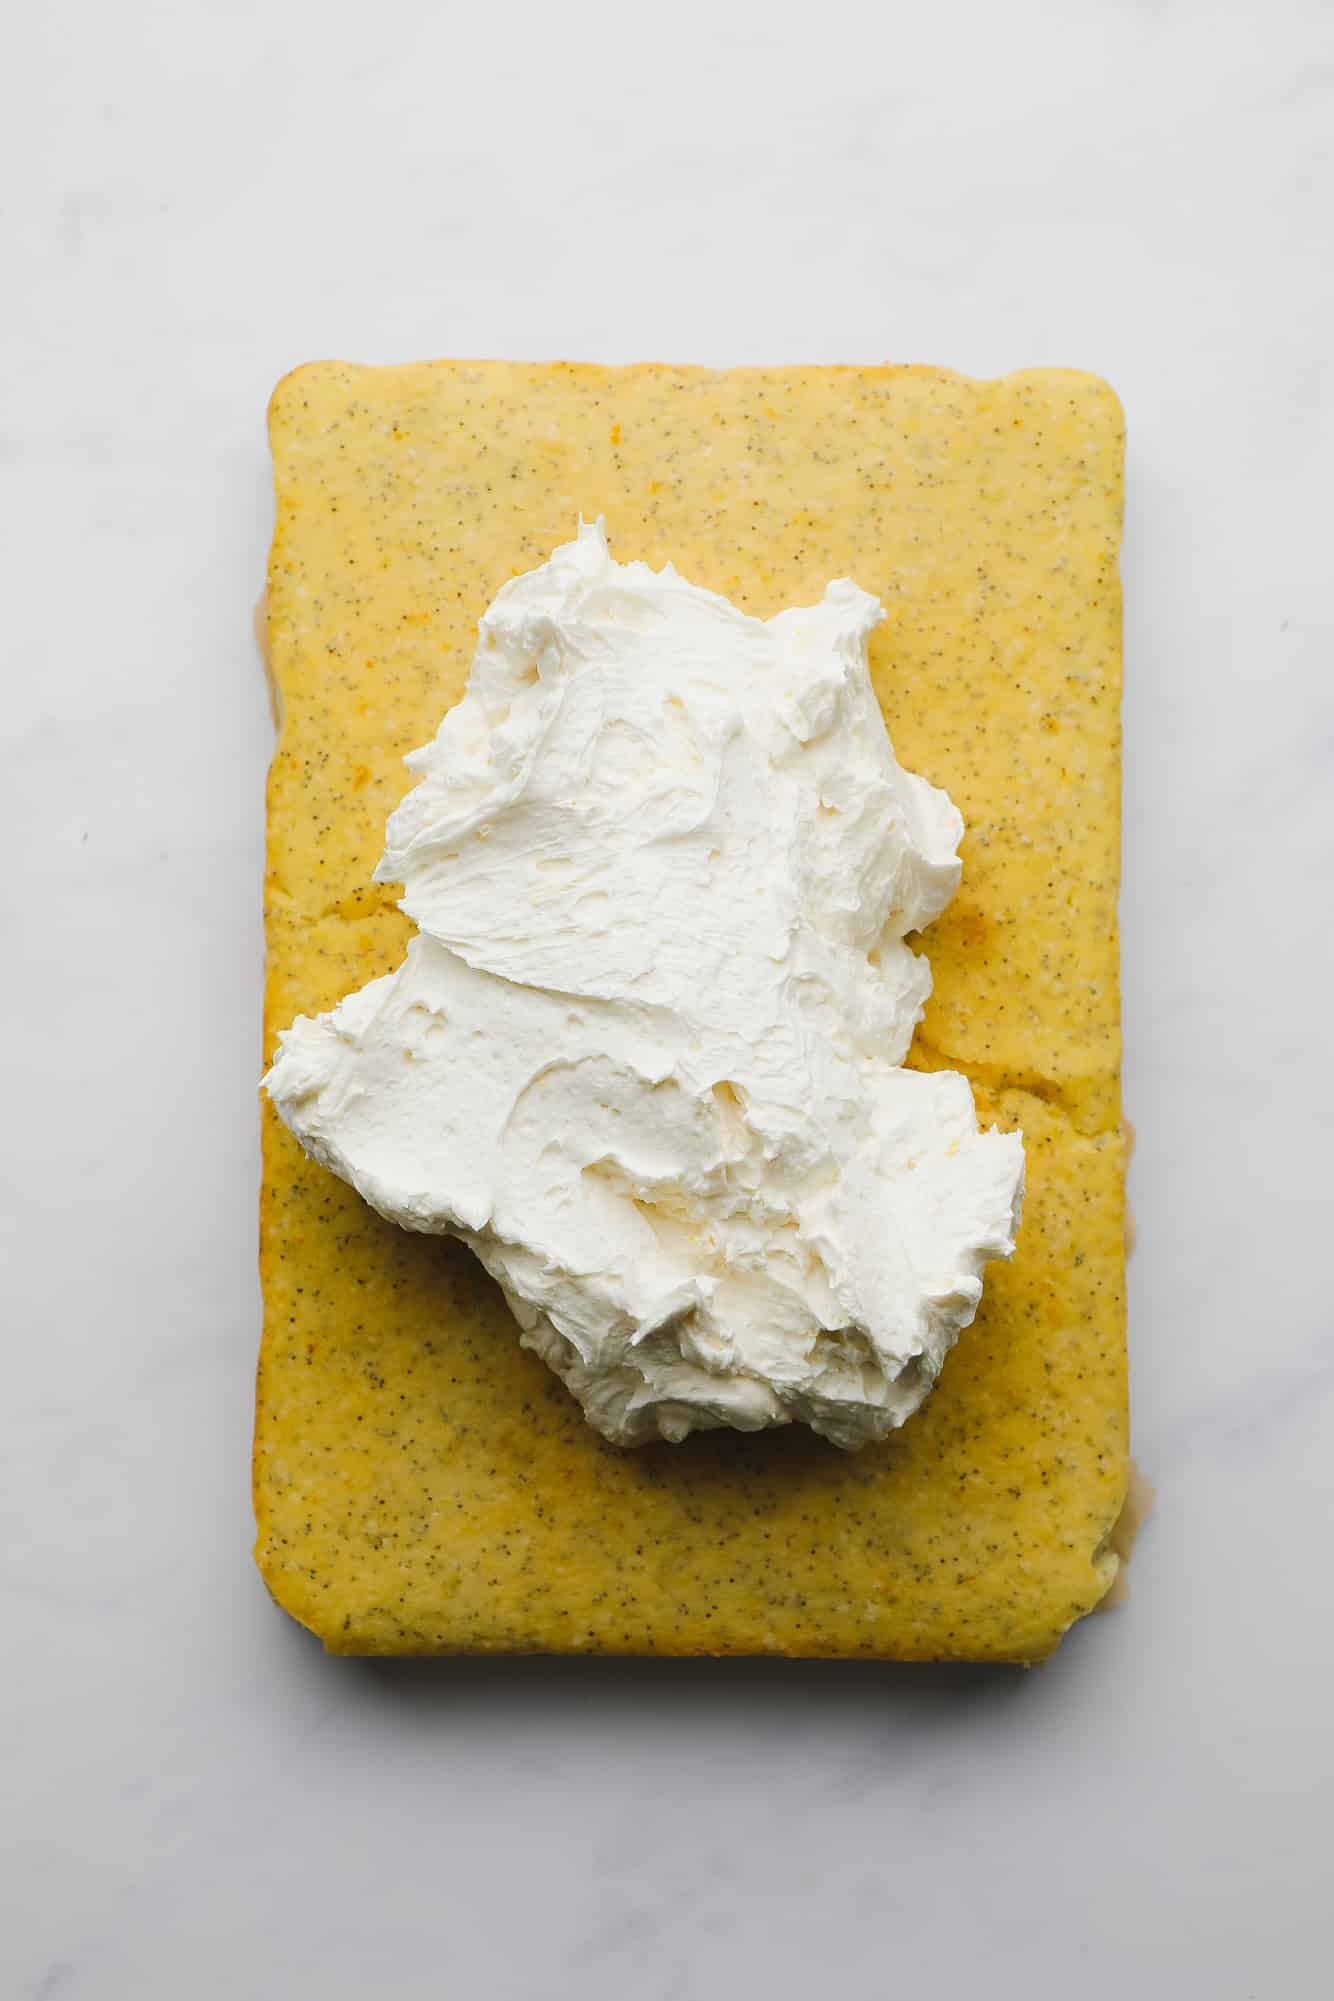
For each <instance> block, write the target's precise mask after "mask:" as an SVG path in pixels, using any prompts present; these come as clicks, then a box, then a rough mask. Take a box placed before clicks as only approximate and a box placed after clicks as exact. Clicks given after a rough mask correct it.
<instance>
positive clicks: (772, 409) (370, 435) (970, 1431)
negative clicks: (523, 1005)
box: [255, 362, 1127, 1660]
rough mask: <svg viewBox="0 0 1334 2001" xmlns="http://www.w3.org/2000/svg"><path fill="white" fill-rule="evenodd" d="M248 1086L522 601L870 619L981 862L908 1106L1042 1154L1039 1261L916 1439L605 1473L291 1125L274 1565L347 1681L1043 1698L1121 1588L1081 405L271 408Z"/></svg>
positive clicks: (944, 936) (826, 375) (266, 1209)
mask: <svg viewBox="0 0 1334 2001" xmlns="http://www.w3.org/2000/svg"><path fill="white" fill-rule="evenodd" d="M270 432H271V438H272V444H273V454H274V465H275V481H276V491H277V522H276V528H275V533H274V542H273V551H272V557H271V562H270V571H269V600H268V640H269V649H270V655H271V662H272V671H273V674H274V677H275V680H276V683H277V686H278V689H279V692H280V696H281V706H282V712H283V721H282V727H281V732H280V737H279V742H278V747H277V750H276V753H275V757H274V762H273V767H272V771H271V775H270V781H269V819H268V875H267V881H266V926H267V941H268V981H267V989H266V1007H265V1039H266V1054H267V1053H268V1052H270V1051H271V1050H272V1047H273V1043H274V1039H275V1037H276V1035H277V1032H278V1030H279V1029H281V1028H284V1027H286V1026H287V1025H288V1024H289V1023H290V1022H291V1020H292V1019H293V1017H294V1016H295V1015H296V1014H298V1013H306V1014H312V1013H315V1012H318V1011H320V1010H322V1009H325V1008H328V1007H331V1006H332V1005H333V1004H334V1003H335V1002H336V1001H337V1000H338V999H339V998H341V996H342V995H343V994H344V993H346V992H347V991H348V990H349V989H350V988H352V987H355V986H360V985H362V984H363V983H364V982H365V981H366V980H367V979H369V978H371V977H373V976H374V975H376V974H378V973H383V972H387V971H389V970H391V969H392V968H393V967H394V966H395V965H397V963H398V962H399V960H400V959H401V957H402V954H403V950H404V947H405V945H406V943H407V940H408V937H409V935H410V928H411V927H410V926H409V924H408V921H407V919H406V918H404V917H403V916H402V915H401V913H400V912H399V911H398V909H397V908H396V905H395V897H396V894H397V892H396V891H394V890H392V889H385V888H380V887H375V886H372V884H371V881H370V877H371V873H372V870H373V869H374V867H375V864H376V862H377V860H378V859H379V855H380V850H381V846H382V839H383V832H384V822H385V817H386V815H387V814H388V812H389V811H390V810H391V809H392V807H393V806H394V805H395V804H396V803H397V801H398V800H399V798H400V797H401V796H402V794H403V793H404V792H405V791H406V790H407V788H408V784H409V782H410V781H409V776H408V773H407V772H406V771H405V770H404V769H403V766H402V763H401V759H402V756H403V754H404V752H406V751H408V750H410V749H412V748H413V747H414V746H416V745H417V744H420V743H423V742H425V741H426V739H427V738H428V737H430V736H432V735H433V734H434V732H435V729H436V727H437V725H438V723H439V720H440V717H441V714H442V713H443V712H444V710H445V709H446V708H447V707H448V705H449V704H450V703H451V702H453V701H455V700H457V698H458V696H459V695H460V694H461V693H462V690H463V686H464V682H465V680H466V677H467V672H468V667H469V664H470V661H471V657H472V651H473V645H474V641H475V629H476V623H477V620H478V618H479V617H480V615H481V613H482V612H483V611H484V610H485V609H486V607H487V605H488V604H489V603H490V601H491V599H492V598H493V597H494V595H495V593H496V591H497V589H498V588H499V586H500V585H501V584H502V583H503V582H504V581H505V580H506V579H507V578H508V577H510V576H512V575H514V574H516V573H517V572H519V571H522V570H526V569H530V568H532V567H533V566H534V565H536V564H537V563H539V562H541V561H543V560H544V559H545V558H546V557H547V556H548V555H549V554H550V552H551V550H552V548H553V547H555V546H556V544H558V543H560V542H563V541H567V540H569V539H570V537H571V535H572V534H573V532H574V528H575V525H576V523H577V520H578V517H579V515H580V514H581V513H582V514H583V515H584V516H585V517H587V518H592V517H594V516H596V515H599V514H602V515H605V517H606V522H607V530H608V535H609V538H610V541H611V546H612V551H613V554H614V555H615V556H616V557H617V558H618V559H619V560H620V561H622V562H628V561H630V560H632V559H634V558H643V559H644V560H646V561H648V562H650V563H652V564H653V565H655V566H657V565H660V564H662V563H664V562H667V561H671V562H674V563H675V565H676V567H677V568H678V569H679V570H680V571H681V573H682V574H683V575H684V576H685V577H687V578H688V579H689V580H690V581H691V582H693V583H697V584H701V585H704V586H706V587H708V588H710V589H713V590H716V591H721V592H723V593H725V594H726V595H727V596H728V597H730V598H732V599H733V600H734V601H735V602H736V603H738V604H739V605H741V606H743V607H744V608H745V609H746V610H748V611H751V612H754V613H756V614H758V615H760V616H767V615H769V614H770V613H772V612H775V611H778V610H780V609H782V608H783V607H784V606H786V605H789V604H799V603H807V602H810V601H812V600H814V599H816V598H818V597H819V596H820V594H821V593H822V591H823V589H824V586H825V584H826V583H827V582H828V581H829V579H830V578H831V577H835V576H851V577H853V578H854V579H855V580H856V582H857V583H858V584H860V585H861V586H862V587H863V588H864V589H866V590H868V591H871V592H873V593H874V594H875V595H876V596H878V597H879V598H880V599H881V600H882V602H883V603H884V606H885V609H886V611H887V613H888V617H887V619H886V621H885V622H884V624H883V625H881V626H880V627H879V628H878V629H877V631H876V632H875V633H874V634H873V635H872V638H871V647H870V654H871V668H872V675H873V678H874V681H875V686H876V690H877V693H878V695H879V697H880V699H881V702H882V704H883V706H884V709H885V713H886V716H887V719H888V721H889V725H890V728H891V732H892V735H893V738H894V745H895V749H896V752H897V753H898V755H899V757H900V758H901V759H902V761H903V762H904V764H905V765H907V766H908V767H909V768H910V769H913V770H917V771H921V772H922V773H923V774H924V775H925V776H927V777H929V778H930V779H931V780H932V781H933V782H934V783H936V784H938V785H942V786H944V787H945V788H946V789H947V790H948V791H949V792H950V794H951V795H952V796H953V798H954V800H955V802H956V803H957V804H958V806H959V808H960V810H961V811H962V813H963V815H964V819H965V822H966V824H967V830H968V831H967V834H966V837H965V841H964V845H963V850H962V852H963V861H964V871H963V882H962V886H961V888H960V890H959V892H958V894H957V896H956V897H955V899H954V902H953V903H952V904H951V906H950V908H949V910H948V911H947V912H946V913H945V915H944V916H943V917H942V918H940V919H939V920H938V921H937V922H936V923H935V924H934V925H932V926H931V928H930V931H929V932H928V933H927V934H926V937H925V939H924V945H925V948H926V949H927V950H928V952H929V956H930V959H931V963H932V968H933V971H934V975H935V993H934V996H933V998H932V1000H931V1002H930V1004H929V1006H928V1009H927V1014H926V1019H925V1021H924V1022H923V1024H922V1026H921V1028H920V1029H919V1031H918V1034H917V1037H916V1039H915V1041H914V1045H913V1051H912V1055H911V1056H910V1058H909V1061H910V1062H911V1063H913V1064H916V1065H918V1066H919V1067H923V1068H940V1067H949V1068H957V1069H961V1070H963V1071H964V1072H965V1073H966V1074H967V1075H968V1076H969V1077H970V1078H971V1080H972V1082H973V1086H974V1091H975V1095H976V1098H977V1108H978V1117H979V1120H980V1121H981V1123H982V1124H984V1125H986V1124H990V1123H993V1122H994V1123H996V1124H999V1125H1001V1126H1004V1127H1014V1126H1021V1127H1022V1128H1023V1131H1024V1135H1025V1142H1026V1147H1027V1155H1028V1194H1027V1199H1026V1204H1025V1212H1024V1221H1023V1226H1022V1229H1021V1231H1020V1235H1019V1245H1018V1250H1017V1253H1016V1255H1015V1258H1014V1260H1013V1263H1011V1264H1009V1265H1005V1264H992V1265H991V1266H989V1267H988V1270H987V1274H986V1289H985V1293H984V1297H983V1303H982V1307H981V1310H980V1311H979V1314H978V1317H977V1320H976V1322H975V1324H974V1325H973V1326H972V1327H971V1328H969V1329H967V1330H966V1331H965V1332H964V1333H963V1335H962V1336H961V1337H960V1340H959V1343H958V1346H957V1347H956V1348H955V1350H954V1352H953V1354H952V1355H951V1356H950V1358H949V1360H948V1361H947V1363H946V1365H945V1370H944V1373H943V1375H942V1378H941V1380H940V1383H939V1385H938V1386H937V1388H936V1389H935V1390H934V1392H933V1393H932V1395H931V1396H930V1397H929V1399H928V1400H927V1403H926V1405H925V1407H924V1409H923V1410H922V1411H921V1412H920V1413H919V1414H918V1415H917V1416H915V1417H914V1418H912V1419H911V1420H910V1421H909V1423H908V1424H907V1425H906V1426H905V1427H904V1429H903V1430H902V1431H901V1432H899V1433H897V1434H896V1435H895V1436H894V1437H893V1438H892V1439H891V1440H890V1441H889V1442H888V1443H886V1444H884V1445H879V1446H870V1447H868V1448H867V1449H866V1450H864V1451H863V1452H861V1453H859V1454H854V1455H847V1454H843V1453H840V1452H838V1451H836V1450H834V1449H833V1448H831V1447H830V1446H829V1445H827V1444H825V1443H824V1442H823V1441H821V1440H820V1439H818V1438H815V1437H813V1436H812V1435H811V1434H809V1433H808V1432H807V1431H805V1429H804V1428H802V1427H790V1428H788V1429H785V1430H779V1431H774V1432H765V1433H759V1434H755V1435H751V1436H743V1435H741V1434H737V1433H732V1432H713V1433H704V1434H698V1435H696V1436H694V1437H692V1438H690V1439H688V1440H687V1441H686V1442H685V1443H683V1444H681V1445H653V1446H647V1447H641V1448H638V1449H636V1450H634V1451H626V1450H623V1449H618V1448H616V1447H614V1446H611V1445H609V1444H607V1443H606V1442H605V1441H604V1440H603V1439H602V1438H601V1437H600V1436H599V1435H598V1434H597V1433H596V1432H595V1431H593V1429H592V1428H591V1427H590V1426H589V1425H588V1424H587V1423H586V1422H585V1420H584V1418H583V1416H582V1413H581V1412H580V1410H579V1408H578V1406H577V1405H576V1404H575V1403H574V1402H573V1400H572V1399H571V1398H570V1397H569V1396H568V1394H567V1393H566V1391H565V1390H564V1389H563V1388H562V1386H561V1385H560V1383H559V1382H558V1381H557V1380H556V1378H555V1377H554V1376H552V1375H551V1374H550V1372H549V1371H548V1370H547V1369H546V1367H545V1365H544V1364H543V1363H541V1362H540V1361H538V1360H537V1359H536V1357H534V1356H533V1355H531V1354H528V1353H526V1352H525V1351H524V1350H522V1349H521V1348H520V1347H519V1344H518V1332H517V1329H516V1327H515V1325H514V1323H513V1321H512V1319H511V1317H510V1315H509V1312H508V1309H507V1308H506V1307H505V1305H504V1303H503V1301H502V1300H501V1298H500V1295H499V1293H498V1291H497V1290H496V1289H495V1287H494V1286H493V1285H492V1283H491V1281H490V1280H489V1279H488V1278H487V1277H486V1276H485V1274H484V1273H483V1272H482V1270H481V1268H480V1266H478V1265H477V1264H476V1263H475V1261H474V1260H473V1258H472V1257H471V1255H470V1254H469V1253H468V1252H467V1251H465V1250H464V1249H463V1248H462V1247H461V1246H459V1245H457V1244H455V1243H452V1242H450V1241H448V1240H445V1239H441V1238H428V1237H419V1236H413V1235H411V1234H409V1233H408V1232H406V1231H402V1230H399V1229H396V1228H395V1227H394V1226H393V1225H391V1224H389V1223H386V1222H384V1221H383V1220H382V1219H381V1218H379V1217H378V1216H376V1215H375V1214H374V1212H373V1211H371V1210H370V1209H369V1208H368V1207H367V1206H366V1205H365V1204H364V1203H363V1202H362V1201H361V1199H360V1198H359V1197H358V1196H357V1195H356V1194H355V1193H354V1192H353V1190H352V1189H350V1188H349V1187H347V1186H346V1185H345V1184H344V1183H342V1182H340V1181H338V1180H336V1179H335V1178H334V1176H332V1175H331V1174H329V1173H327V1172H325V1171H324V1170H323V1169H321V1168H319V1167H317V1166H315V1164H314V1163H313V1162H311V1161H309V1160H308V1159H307V1158H306V1157H305V1156H304V1155H303V1154H302V1152H301V1151H300V1149H299V1147H298V1146H297V1144H296V1142H295V1140H293V1139H292V1137H291V1136H290V1134H289V1133H288V1132H287V1131H286V1130H285V1128H284V1127H283V1126H282V1125H281V1124H280V1122H279V1121H278V1119H277V1117H276V1115H275V1114H274V1113H273V1111H272V1109H271V1108H270V1107H269V1106H268V1105H267V1102H266V1104H265V1108H264V1174H263V1189H262V1196H261V1253H260V1265H261V1276H262V1280H263V1289H264V1308H265V1311H264V1336H263V1346H262V1352H261V1357H260V1371H259V1392H258V1405H257V1415H256V1431H255V1507H256V1516H257V1520H258V1525H259V1540H258V1545H257V1557H258V1561H259V1564H260V1567H261V1570H262V1571H263V1574H264V1577H265V1579H266V1581H267V1583H268V1585H269V1588H270V1589H271V1591H272V1592H273V1594H274V1596H275V1597H276V1598H277V1599H278V1601H279V1602H280V1603H281V1604H282V1605H283V1606H284V1607H285V1608H286V1609H287V1610H288V1611H289V1612H291V1613H292V1614H293V1615H294V1616H295V1617H296V1618H298V1619H300V1620H301V1621H302V1622H303V1623H304V1624H306V1625H307V1626H309V1627H311V1628H312V1629H313V1630H314V1631H315V1632H316V1633H317V1634H318V1635H319V1636H320V1637H321V1639H323V1641H324V1642H325V1644H326V1645H327V1646H328V1647H330V1648H331V1649H333V1650H334V1651H337V1652H343V1653H431V1652H458V1651H470V1650H485V1649H500V1650H512V1651H519V1650H533V1649H537V1650H549V1651H584V1650H587V1651H606V1652H624V1653H760V1652H772V1653H787V1654H822V1655H849V1656H884V1657H892V1658H901V1659H929V1658H953V1659H978V1660H981V1659H985V1660H1031V1659H1037V1658H1040V1657H1041V1656H1042V1655H1043V1654H1045V1653H1047V1652H1049V1651H1050V1649H1051V1648H1052V1647H1053V1646H1054V1645H1055V1644H1056V1642H1057V1640H1058V1639H1059V1638H1060V1636H1061V1634H1062V1633H1063V1632H1064V1631H1065V1629H1066V1628H1067V1627H1068V1626H1069V1624H1070V1623H1071V1622H1072V1621H1073V1620H1074V1619H1077V1618H1078V1617H1080V1616H1081V1614H1083V1613H1085V1612H1087V1611H1089V1610H1090V1609H1092V1607H1093V1606H1094V1605H1095V1604H1096V1603H1097V1602H1098V1600H1099V1599H1100V1598H1101V1597H1102V1596H1103V1594H1104V1593H1105V1592H1106V1590H1107V1588H1108V1586H1109V1585H1110V1583H1111V1581H1112V1578H1113V1576H1114V1574H1115V1569H1116V1557H1115V1556H1114V1555H1113V1554H1112V1553H1111V1551H1110V1549H1109V1547H1108V1544H1107V1538H1108V1535H1109V1532H1110V1530H1111V1528H1112V1525H1113V1524H1114V1522H1115V1520H1116V1517H1117V1515H1118V1512H1119V1510H1120V1507H1121V1502H1122V1498H1123V1495H1124V1491H1125V1485H1126V1467H1127V1459H1126V1381H1125V1336H1124V1288H1123V1276H1124V1261H1125V1260H1124V1200H1123V1189H1124V1153H1125V1149H1124V1141H1123V1136H1122V1131H1121V1125H1120V1086H1119V1072H1120V1026H1119V998H1118V970H1117V918H1116V898H1117V886H1118V864H1119V847H1120V713H1119V712H1120V681H1121V637H1120V592H1119V584H1118V577H1117V547H1118V541H1119V534H1120V521H1121V469H1122V456H1123V430H1122V421H1121V413H1120V409H1119V406H1118V404H1117V402H1116V399H1115V397H1114V396H1113V395H1112V393H1111V391H1110V390H1109V389H1108V388H1107V387H1106V385H1105V384H1104V383H1102V382H1100V381H1098V380H1097V379H1096V378H1095V377H1092V376H1088V375H1082V374H1078V373H1075V372H1070V371H1063V370H1040V371H1039V370H1035V371H1030V372H1026V373H1023V374H1018V375H1011V376H1008V377H1004V378H1002V379H1000V380H998V381H995V382H974V381H970V380H967V379H965V378H963V377H960V376H957V375H952V374H949V373H947V372H944V371H940V370H935V369H921V368H792V369H754V370H734V371H728V372H722V373H717V372H712V371H707V370H702V369H677V368H667V367H657V366H644V367H637V368H626V369H612V368H600V367H591V366H571V365H564V364H526V363H516V364H505V363H494V362H485V363H457V362H433V363H424V364H421V365H417V366H412V367H402V368H382V369H379V368H357V367H352V366H348V365H344V364H341V363H318V364H314V365H312V366H309V367H306V368H302V369H298V370H297V371H296V372H295V373H294V374H292V375H289V376H288V377H286V378H285V380H284V381H283V382H282V383H280V385H279V387H278V389H277V391H276V393H275V396H274V399H273V404H272V407H271V412H270Z"/></svg>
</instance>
